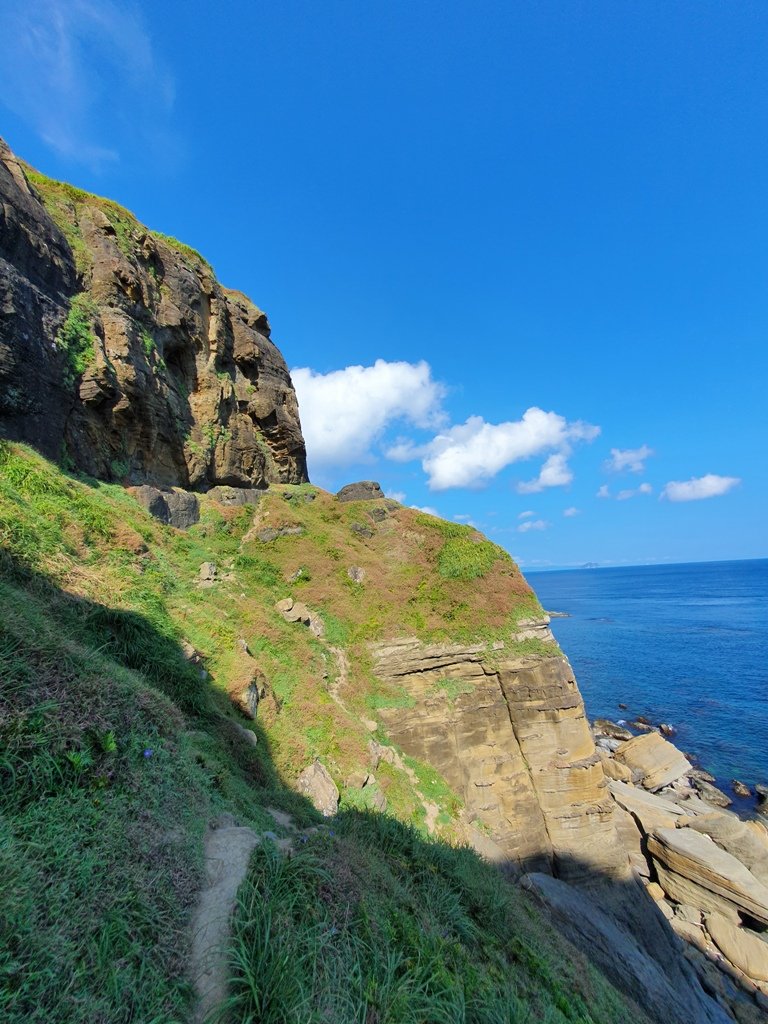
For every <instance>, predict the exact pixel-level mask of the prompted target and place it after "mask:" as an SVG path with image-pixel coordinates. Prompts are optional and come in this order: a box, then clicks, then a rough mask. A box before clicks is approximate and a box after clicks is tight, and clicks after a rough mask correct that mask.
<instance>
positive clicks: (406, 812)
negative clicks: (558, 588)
mask: <svg viewBox="0 0 768 1024" xmlns="http://www.w3.org/2000/svg"><path fill="white" fill-rule="evenodd" d="M605 724H606V723H604V725H605ZM607 727H609V733H608V734H607V736H603V737H601V738H600V739H599V741H598V742H599V744H600V746H599V748H598V747H596V745H595V731H594V730H593V729H592V728H591V727H590V723H589V722H588V720H587V717H586V713H585V709H584V703H583V700H582V698H581V694H580V693H579V689H578V686H577V683H576V680H575V679H574V676H573V672H572V669H571V667H570V665H569V663H568V661H567V659H566V657H565V656H564V654H563V652H561V651H560V650H559V648H558V647H557V645H556V643H555V641H554V638H553V636H552V634H551V633H550V631H549V628H548V618H547V616H546V615H545V613H544V612H543V611H542V609H541V606H540V605H539V602H538V600H537V598H536V596H535V594H534V593H533V592H532V590H531V588H530V587H529V586H528V584H527V583H526V581H525V579H524V578H523V577H522V575H521V573H520V571H519V569H518V568H517V566H516V565H515V563H514V562H513V560H512V559H511V558H510V556H509V555H508V554H507V553H506V552H505V551H504V550H503V549H502V548H500V547H498V546H497V545H495V544H493V543H491V542H490V541H489V540H487V539H486V538H485V537H483V536H482V535H481V534H480V533H478V532H477V531H476V530H474V529H473V528H471V527H468V526H460V525H457V524H455V523H448V522H445V521H444V520H441V519H439V518H437V517H434V516H430V515H426V514H424V513H422V512H419V511H417V510H415V509H410V508H405V507H403V506H402V505H400V504H399V503H397V502H396V501H393V500H390V499H387V498H386V497H385V495H384V494H382V492H381V490H380V488H379V487H378V485H377V484H375V483H373V482H371V481H365V482H360V483H357V484H353V485H350V486H348V487H345V488H343V489H342V490H341V491H340V492H339V493H338V494H337V495H334V494H329V493H327V492H325V491H323V490H321V489H320V488H317V487H315V486H313V485H312V484H311V483H310V482H309V480H308V478H307V471H306V454H305V448H304V439H303V436H302V433H301V425H300V421H299V411H298V403H297V401H296V395H295V392H294V389H293V384H292V381H291V378H290V374H289V372H288V369H287V366H286V364H285V361H284V359H283V357H282V355H281V354H280V352H279V351H278V349H277V348H276V346H275V345H274V343H273V342H272V340H271V337H270V328H269V324H268V321H267V318H266V316H265V314H264V313H262V312H261V311H260V310H259V309H258V308H257V307H256V306H255V305H254V304H253V303H252V302H251V301H250V300H249V299H248V298H246V297H245V296H244V295H242V294H241V293H240V292H236V291H233V290H229V289H225V288H223V287H222V286H221V285H220V284H219V282H218V281H217V280H216V278H215V275H214V273H213V270H212V269H211V267H210V266H209V264H208V263H207V262H206V261H205V260H204V259H203V258H202V257H201V256H200V255H199V254H198V253H196V252H195V251H194V250H193V249H190V248H189V247H187V246H185V245H182V244H180V243H178V242H176V241H175V240H173V239H169V238H168V237H166V236H162V235H159V234H157V233H154V232H151V231H149V230H148V229H147V228H145V227H144V226H143V225H142V224H141V223H140V222H139V221H138V220H137V219H136V218H135V217H134V216H133V215H132V214H130V213H128V212H127V211H125V210H123V209H122V208H121V207H119V206H117V205H116V204H115V203H112V202H111V201H109V200H104V199H99V198H98V197H94V196H91V195H89V194H87V193H84V192H81V191H80V190H78V189H74V188H72V187H71V186H68V185H64V184H62V183H59V182H53V181H51V180H50V179H47V178H45V177H44V176H42V175H40V174H39V173H37V172H35V171H32V170H31V169H30V168H28V167H26V165H23V164H22V163H21V162H20V161H18V160H17V159H16V158H15V157H14V156H13V154H11V152H10V150H8V148H7V147H6V146H5V144H4V143H2V141H1V140H0V879H1V880H2V882H1V884H0V1020H1V1021H3V1022H6V1021H7V1022H9V1024H22V1022H23V1024H52V1022H62V1024H70V1022H71V1024H185V1022H193V1024H215V1022H218V1024H226V1022H229V1024H257V1022H258V1024H630V1022H636V1024H648V1022H663V1024H692V1022H695V1024H727V1022H728V1021H733V1020H737V1021H739V1022H740V1024H755V1022H757V1021H758V1020H759V1019H760V1013H761V1009H760V1008H761V1007H764V1005H765V1004H767V1003H768V973H765V977H764V978H763V974H761V972H763V971H764V967H763V961H762V960H761V959H760V957H761V955H762V947H763V946H765V947H766V949H768V944H767V943H766V942H765V932H766V929H767V928H768V834H764V833H765V830H764V829H763V830H762V831H761V830H760V829H761V828H762V827H761V826H758V825H757V824H756V823H751V825H750V828H748V827H747V825H744V824H743V823H741V822H738V819H735V816H734V820H733V821H732V820H731V818H729V817H725V816H724V815H722V814H720V815H719V816H718V815H715V816H714V818H715V820H714V821H713V815H712V814H711V811H712V807H711V805H709V804H706V803H704V801H703V800H699V799H698V797H696V796H695V795H693V791H692V790H691V791H690V792H689V791H688V789H687V788H686V787H687V786H688V781H687V780H688V774H689V772H690V771H691V766H690V764H689V763H688V761H686V759H685V758H684V756H683V755H682V754H681V753H680V752H679V751H676V750H675V748H674V747H673V746H672V745H671V744H670V743H668V742H667V741H666V740H665V739H662V737H661V736H660V735H659V734H658V733H653V734H652V735H649V736H646V737H643V736H640V737H635V738H634V739H631V738H630V739H627V736H628V735H629V734H627V735H624V736H623V737H622V738H621V739H618V738H616V735H614V734H613V733H611V732H610V729H611V728H618V727H613V726H612V724H611V723H607ZM620 732H621V730H620ZM604 739H610V742H603V740H604ZM658 790H661V791H662V792H661V795H657V791H658ZM691 796H693V799H690V797H691ZM696 801H698V803H697V802H696ZM670 808H671V809H670ZM734 822H735V823H734ZM752 825H754V828H752V827H751V826H752ZM739 829H742V831H739ZM744 830H746V831H744ZM747 832H748V833H749V834H747ZM681 837H682V838H681ZM707 844H709V846H708V845H707ZM710 847H711V849H710ZM727 858H731V860H733V861H734V863H735V865H736V866H735V867H734V866H733V864H731V860H728V859H727ZM736 858H738V860H736ZM713 917H714V918H715V919H716V920H714V921H713V920H712V918H713ZM696 922H698V923H696ZM723 922H725V924H724V925H723ZM705 925H706V930H705ZM686 929H688V931H686ZM690 929H694V930H693V931H691V930H690ZM697 929H698V930H697ZM678 936H682V937H683V938H685V939H686V940H687V942H688V945H687V946H686V947H683V945H682V943H681V942H680V938H679V937H678ZM717 936H720V937H719V938H717ZM712 942H716V943H717V948H716V949H715V946H713V945H712ZM755 943H757V944H758V945H757V946H755ZM725 949H727V950H728V951H729V952H728V953H727V955H726V954H725V953H722V952H720V951H722V950H725ZM763 981H765V983H766V984H763ZM750 986H751V987H750ZM761 1000H763V1002H761Z"/></svg>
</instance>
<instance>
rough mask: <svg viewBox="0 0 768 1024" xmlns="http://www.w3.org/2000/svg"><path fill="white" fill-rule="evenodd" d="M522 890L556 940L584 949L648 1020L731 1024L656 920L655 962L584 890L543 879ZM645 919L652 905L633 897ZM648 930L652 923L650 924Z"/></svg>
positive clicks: (527, 882) (526, 882) (532, 878)
mask: <svg viewBox="0 0 768 1024" xmlns="http://www.w3.org/2000/svg"><path fill="white" fill-rule="evenodd" d="M522 884H523V887H524V888H527V889H528V891H529V892H531V893H532V894H533V895H534V896H535V897H536V898H537V899H538V900H539V901H540V902H541V903H542V904H543V905H544V906H545V907H546V908H547V909H548V910H549V912H550V914H551V916H552V918H553V923H554V924H555V926H556V928H557V930H558V931H559V932H560V934H562V935H564V936H565V937H566V938H567V939H569V940H570V941H571V942H573V943H574V944H575V945H577V946H579V947H580V948H581V949H583V950H584V951H585V952H586V953H587V954H588V956H589V959H590V960H591V961H592V962H593V963H595V964H597V965H598V966H599V967H600V969H601V970H602V971H603V972H604V973H605V974H607V975H608V977H609V978H610V979H611V981H612V982H613V984H614V985H616V987H617V988H619V989H620V990H621V991H623V992H625V993H626V994H627V995H629V996H630V998H632V999H634V1000H635V1001H636V1002H637V1003H638V1004H640V1005H641V1006H642V1007H643V1008H644V1009H645V1011H646V1013H647V1014H648V1015H649V1017H650V1018H651V1019H652V1020H657V1021H665V1022H667V1024H693V1022H694V1021H695V1022H696V1024H732V1022H731V1018H730V1017H729V1015H728V1014H726V1013H725V1011H723V1010H722V1009H721V1008H720V1007H719V1006H718V1005H717V1003H716V1002H715V1001H714V1000H712V999H710V998H709V997H708V996H706V995H705V993H704V992H703V990H702V989H701V987H700V985H699V984H698V982H697V981H696V979H695V977H693V976H692V972H691V971H690V969H688V970H687V971H686V969H685V963H684V961H683V960H682V957H680V956H679V955H678V952H677V949H676V948H675V944H674V942H675V940H674V938H673V937H672V936H671V935H670V934H669V930H668V928H667V926H666V925H665V924H664V922H663V920H658V924H657V925H656V930H655V932H653V934H652V936H651V937H650V939H649V941H650V944H651V946H652V947H654V949H655V952H656V958H654V956H652V955H651V954H650V953H649V952H648V951H647V949H646V948H644V947H643V945H641V943H640V941H639V939H638V938H636V937H635V936H634V935H633V934H632V933H631V932H630V931H629V930H625V928H623V927H621V926H620V924H619V923H618V922H617V921H616V920H615V919H614V918H613V917H611V916H609V914H607V913H605V912H604V910H603V909H602V907H601V906H600V903H599V898H600V897H599V895H596V899H592V898H590V895H588V894H587V892H585V891H584V890H583V889H577V888H574V887H572V886H570V885H567V884H565V883H564V882H562V881H560V880H558V879H556V878H550V877H549V876H547V875H542V874H529V875H526V876H525V877H524V878H523V880H522ZM636 902H637V905H638V909H642V907H643V905H645V907H646V908H647V913H648V915H651V916H656V912H655V911H654V908H653V905H652V904H650V903H649V902H647V901H644V900H642V897H641V896H640V894H638V897H637V901H636ZM648 925H649V927H650V928H652V927H653V921H649V922H648Z"/></svg>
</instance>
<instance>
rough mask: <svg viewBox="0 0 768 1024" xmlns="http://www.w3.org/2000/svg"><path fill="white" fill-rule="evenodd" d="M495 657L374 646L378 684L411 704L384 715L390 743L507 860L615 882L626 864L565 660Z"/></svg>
mask: <svg viewBox="0 0 768 1024" xmlns="http://www.w3.org/2000/svg"><path fill="white" fill-rule="evenodd" d="M501 654H502V652H501V651H499V652H488V651H487V650H486V649H485V646H484V645H478V646H460V645H447V646H427V645H423V644H421V643H419V641H417V640H412V639H404V640H398V641H393V642H390V643H386V644H377V645H375V646H374V648H373V655H374V670H375V672H376V674H377V676H378V677H379V678H380V679H381V680H382V681H384V682H385V683H387V684H389V685H390V686H392V685H394V686H398V687H402V688H403V689H404V690H405V692H406V693H407V695H408V701H407V703H408V705H409V706H407V707H402V708H397V707H389V708H387V707H384V708H382V709H381V712H380V713H381V717H382V719H383V721H384V723H385V725H386V728H387V731H388V733H389V735H390V736H391V737H392V739H393V740H394V741H395V742H396V743H397V744H398V745H399V746H400V747H401V748H402V749H403V750H404V751H405V752H406V753H407V754H409V755H411V756H413V757H418V758H419V759H421V760H423V761H426V762H428V763H429V764H431V765H434V767H435V768H437V770H438V771H440V772H441V774H442V775H443V776H444V777H445V779H446V781H447V782H448V783H449V784H450V785H451V786H452V787H453V788H454V789H455V790H456V792H457V793H459V794H460V795H461V796H462V797H463V799H464V802H465V805H466V809H467V813H468V815H469V817H470V818H471V819H473V820H476V821H478V822H481V823H482V824H483V825H484V826H485V827H486V828H488V829H489V830H490V832H491V833H492V835H493V838H494V840H495V842H496V843H497V844H498V845H499V846H500V847H501V848H502V849H503V850H504V851H505V853H506V855H507V856H508V857H509V859H510V860H511V861H515V862H517V863H519V864H521V865H522V866H524V867H526V868H529V869H541V868H544V869H545V870H550V869H551V868H552V867H553V866H554V868H555V870H556V871H557V873H558V874H559V875H560V876H561V877H571V878H578V877H580V876H583V875H585V874H589V873H593V872H596V871H597V872H600V873H604V874H608V875H612V876H621V875H622V874H623V873H625V872H626V867H627V856H626V853H625V852H624V851H623V850H622V849H621V847H620V844H619V841H618V839H617V835H616V828H615V824H614V820H613V802H612V800H611V799H610V796H609V794H608V792H607V789H606V780H605V776H604V775H603V770H602V763H601V761H600V758H599V757H598V755H597V753H596V751H595V747H594V743H593V741H592V737H591V734H590V731H589V726H588V723H587V720H586V717H585V714H584V705H583V702H582V699H581V695H580V693H579V691H578V688H577V686H576V682H575V680H574V678H573V672H572V670H571V667H570V665H569V663H568V661H567V659H566V658H564V657H563V656H562V655H559V654H556V655H553V656H552V657H541V656H529V657H522V658H506V659H504V658H502V657H501V656H500V655H501ZM494 655H495V656H494Z"/></svg>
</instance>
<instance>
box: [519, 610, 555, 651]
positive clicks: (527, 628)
mask: <svg viewBox="0 0 768 1024" xmlns="http://www.w3.org/2000/svg"><path fill="white" fill-rule="evenodd" d="M513 640H516V641H518V642H519V641H523V640H540V641H541V642H542V643H545V644H555V643H557V641H556V640H555V637H554V634H553V633H552V630H551V629H550V628H549V616H548V615H545V616H544V617H543V618H530V619H520V621H519V622H518V623H517V629H516V631H515V633H514V635H513Z"/></svg>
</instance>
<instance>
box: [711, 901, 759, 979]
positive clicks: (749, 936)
mask: <svg viewBox="0 0 768 1024" xmlns="http://www.w3.org/2000/svg"><path fill="white" fill-rule="evenodd" d="M706 924H707V931H708V932H709V934H710V935H711V936H712V938H713V939H714V941H715V945H716V946H717V947H718V949H719V950H720V951H721V952H722V954H723V956H725V957H727V958H728V959H729V960H730V962H731V963H732V964H735V966H736V967H738V968H739V969H740V970H742V971H743V972H744V973H745V974H746V975H747V977H748V978H752V979H753V980H755V981H768V942H766V941H765V939H763V938H761V937H760V936H759V935H757V934H756V933H755V932H752V931H750V930H749V929H748V928H738V927H736V926H735V925H734V924H732V923H731V922H730V921H728V920H726V918H724V917H722V916H721V915H720V914H707V917H706Z"/></svg>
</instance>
